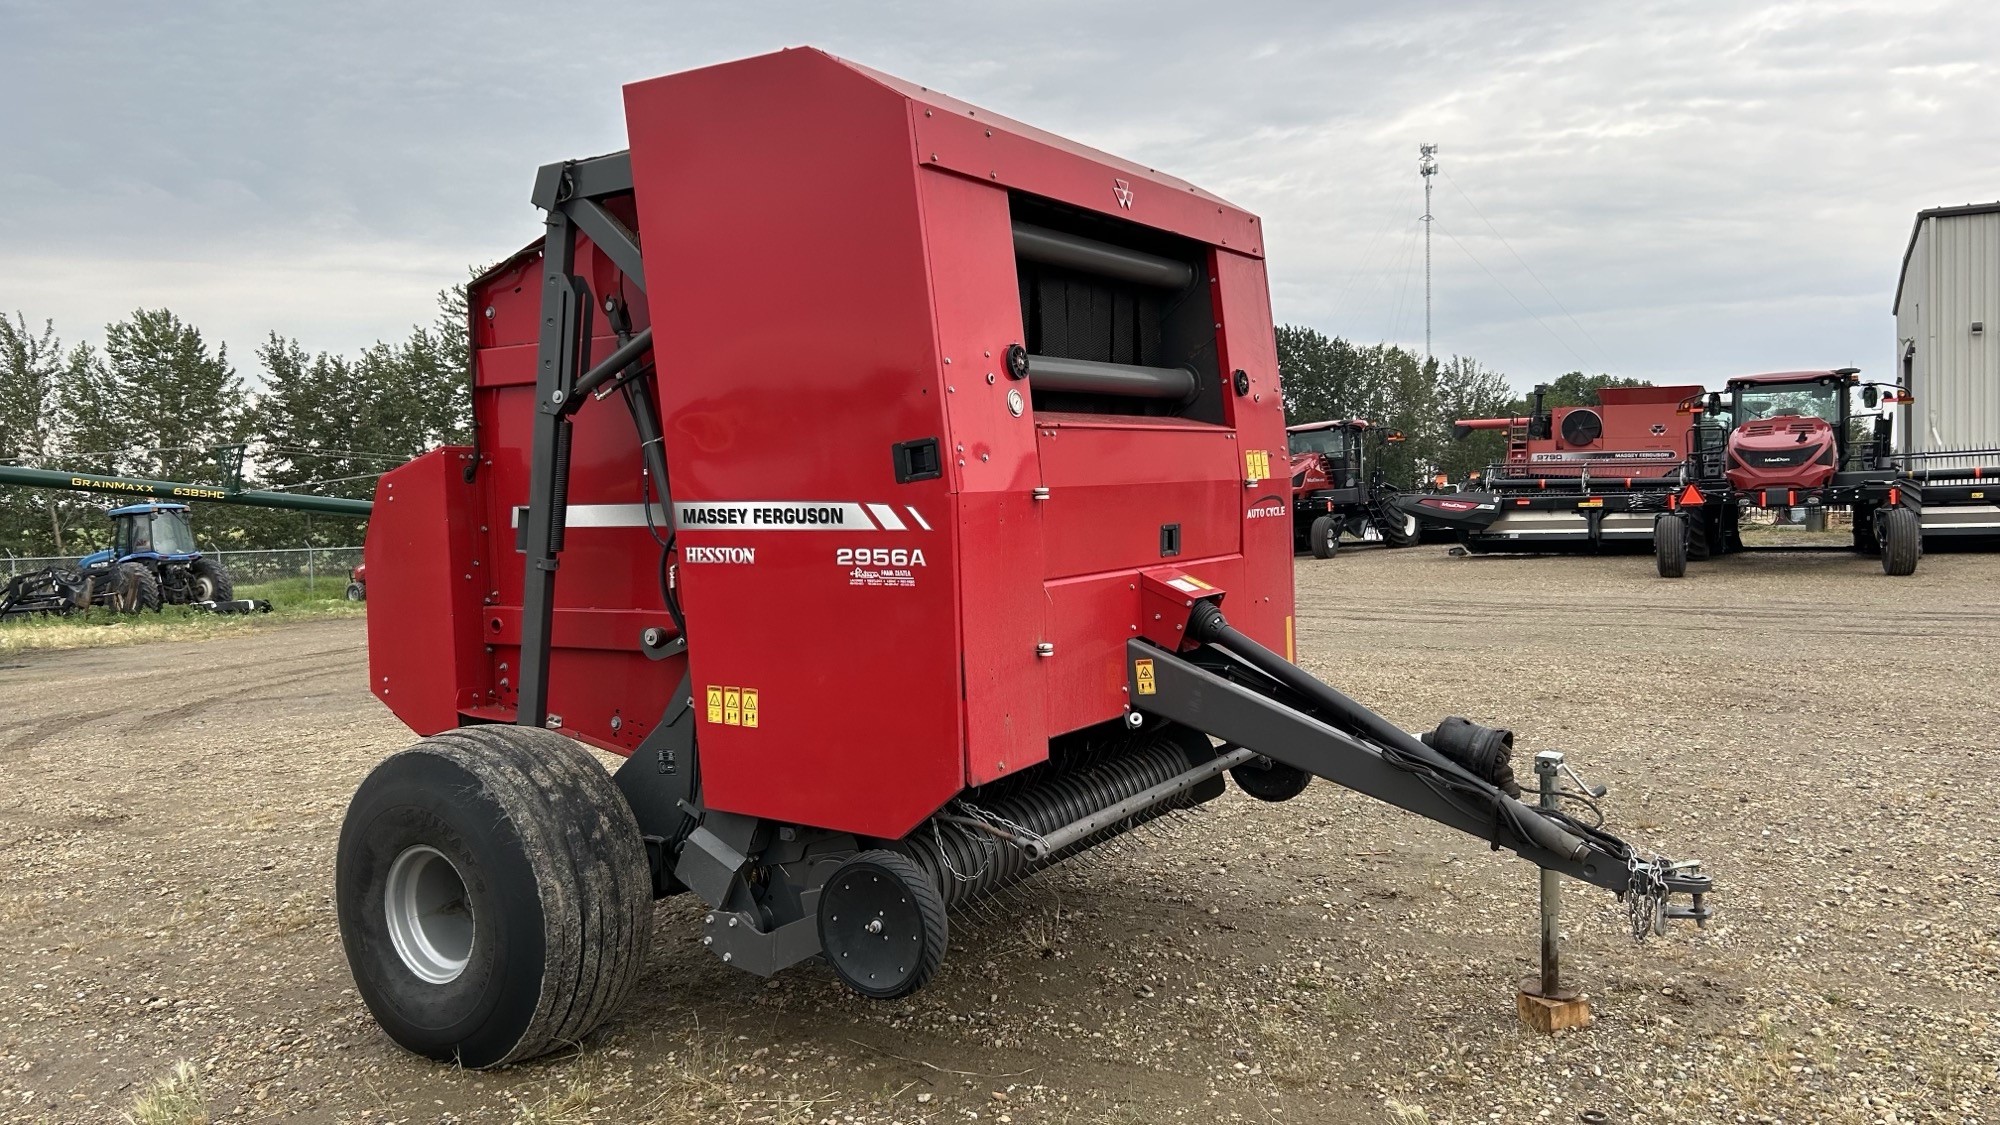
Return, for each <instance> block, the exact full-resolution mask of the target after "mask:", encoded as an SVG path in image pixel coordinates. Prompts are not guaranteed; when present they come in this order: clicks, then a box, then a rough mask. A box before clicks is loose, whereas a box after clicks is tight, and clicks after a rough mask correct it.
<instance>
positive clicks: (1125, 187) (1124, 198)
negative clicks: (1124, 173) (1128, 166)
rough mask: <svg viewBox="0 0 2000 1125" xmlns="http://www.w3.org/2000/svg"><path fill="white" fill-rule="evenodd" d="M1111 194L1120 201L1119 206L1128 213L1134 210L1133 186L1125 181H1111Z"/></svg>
mask: <svg viewBox="0 0 2000 1125" xmlns="http://www.w3.org/2000/svg"><path fill="white" fill-rule="evenodd" d="M1111 194H1112V195H1114V196H1116V197H1117V199H1118V206H1120V207H1123V208H1124V209H1126V210H1127V211H1130V210H1131V209H1132V185H1131V184H1129V183H1127V182H1125V181H1124V180H1113V181H1111Z"/></svg>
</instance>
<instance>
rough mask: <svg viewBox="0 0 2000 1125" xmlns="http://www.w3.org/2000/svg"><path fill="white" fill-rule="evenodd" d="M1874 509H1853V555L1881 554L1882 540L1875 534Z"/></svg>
mask: <svg viewBox="0 0 2000 1125" xmlns="http://www.w3.org/2000/svg"><path fill="white" fill-rule="evenodd" d="M1875 512H1876V509H1874V508H1856V509H1854V553H1855V554H1857V555H1879V554H1881V553H1882V538H1881V536H1879V535H1877V534H1876V533H1875Z"/></svg>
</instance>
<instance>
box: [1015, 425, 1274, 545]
mask: <svg viewBox="0 0 2000 1125" xmlns="http://www.w3.org/2000/svg"><path fill="white" fill-rule="evenodd" d="M1065 417H1066V419H1067V418H1073V417H1074V416H1065ZM1037 434H1038V437H1039V439H1040V442H1039V444H1040V449H1041V460H1042V479H1043V480H1044V481H1046V482H1047V484H1048V487H1049V493H1050V496H1049V500H1048V503H1047V509H1048V510H1047V512H1046V513H1045V514H1044V516H1043V520H1044V524H1045V526H1046V527H1047V529H1048V547H1047V550H1048V570H1047V575H1048V577H1050V578H1070V577H1075V576H1077V575H1082V574H1096V573H1099V572H1102V571H1107V570H1127V569H1136V568H1144V567H1151V566H1159V565H1161V563H1162V561H1163V560H1169V559H1172V558H1176V557H1187V558H1209V557H1213V556H1217V555H1233V554H1235V553H1237V551H1239V550H1240V549H1241V547H1242V541H1241V538H1240V535H1241V530H1240V529H1241V522H1240V520H1241V515H1242V513H1241V510H1240V509H1239V508H1238V497H1239V494H1240V493H1242V491H1243V484H1242V476H1243V463H1242V449H1243V446H1242V444H1241V443H1240V442H1239V441H1238V440H1237V437H1236V434H1235V433H1233V432H1232V431H1230V430H1228V429H1225V428H1223V427H1220V426H1199V425H1191V424H1178V425H1156V424H1148V423H1145V422H1133V423H1129V424H1127V423H1122V422H1120V421H1118V420H1116V419H1112V418H1105V419H1103V420H1101V421H1087V422H1081V423H1079V422H1075V421H1069V420H1065V421H1062V422H1054V423H1051V422H1046V421H1045V422H1043V423H1042V424H1041V425H1039V426H1038V427H1037ZM1169 526H1173V527H1178V528H1179V536H1180V548H1179V551H1178V553H1177V554H1176V555H1167V554H1163V553H1162V543H1161V538H1162V534H1163V533H1162V529H1163V528H1166V527H1169Z"/></svg>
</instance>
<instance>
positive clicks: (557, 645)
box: [371, 204, 683, 753]
mask: <svg viewBox="0 0 2000 1125" xmlns="http://www.w3.org/2000/svg"><path fill="white" fill-rule="evenodd" d="M615 206H617V207H619V208H621V209H622V204H617V205H615ZM576 270H577V273H578V275H579V276H580V277H582V278H584V279H585V282H586V284H587V286H588V287H589V289H590V292H591V304H592V305H593V307H594V308H596V309H598V310H601V308H602V303H603V300H604V298H605V297H606V296H609V295H619V296H622V298H623V299H624V300H625V301H627V302H629V308H630V315H631V318H632V322H633V328H634V330H638V329H643V328H645V327H646V326H647V325H648V324H649V323H650V320H649V319H648V317H647V311H646V303H645V297H644V294H642V293H640V292H638V291H637V290H636V289H634V288H632V287H631V286H629V285H625V286H621V285H620V284H619V280H618V275H617V271H616V269H615V267H613V266H612V265H611V263H610V261H609V260H608V258H606V257H605V256H604V255H602V254H600V253H598V252H597V250H596V248H595V247H593V246H591V245H590V243H589V241H588V240H587V239H584V238H582V237H581V236H579V238H578V251H577V257H576ZM542 284H543V283H542V273H541V264H540V258H539V256H538V255H524V256H523V258H522V260H521V261H520V262H519V263H518V264H517V265H515V266H513V267H511V268H508V269H505V270H501V271H498V272H496V273H494V274H490V275H488V276H487V277H485V278H483V279H482V280H481V283H480V284H479V285H478V286H476V287H475V288H474V290H473V292H472V293H471V294H470V295H469V296H470V301H471V304H472V306H473V312H474V316H473V322H474V332H473V370H474V386H475V391H474V395H473V415H474V419H475V421H476V423H477V425H478V427H479V437H480V450H481V455H482V460H483V463H482V465H481V471H480V473H479V476H478V486H479V489H480V498H481V499H480V506H479V511H480V513H481V518H480V520H479V525H480V531H481V533H482V534H481V543H482V551H483V562H482V565H481V566H480V567H478V568H475V569H474V571H473V573H474V574H475V575H476V576H477V577H479V578H480V579H481V580H482V581H484V582H485V583H486V585H485V587H484V589H482V591H481V594H482V597H483V599H484V604H483V606H482V607H481V609H480V611H479V616H478V618H477V626H478V634H479V638H480V640H481V641H482V642H483V646H484V650H485V655H484V656H483V657H482V659H483V660H484V661H485V662H486V664H487V666H488V671H487V681H488V684H489V690H490V692H491V694H490V696H489V697H488V698H487V699H486V700H485V701H484V703H483V705H482V706H480V707H478V708H476V709H475V711H474V714H473V717H474V718H478V719H481V720H484V721H511V720H512V718H513V715H514V712H515V706H516V702H517V699H518V689H519V680H520V639H521V638H520V616H521V605H520V603H521V591H522V583H523V578H524V577H525V574H524V564H525V560H524V557H523V556H522V554H521V553H520V551H519V549H518V548H517V545H516V535H517V534H518V532H519V520H520V509H521V507H522V505H525V504H526V503H527V500H528V454H529V451H530V449H531V448H532V445H533V440H532V438H533V435H532V429H531V426H532V419H533V414H534V409H535V406H534V394H535V360H536V352H535V338H536V333H537V327H538V325H539V324H540V320H541V289H542ZM487 309H491V310H492V315H490V316H489V315H487V313H486V310H487ZM591 332H592V336H591V343H590V349H589V352H590V355H589V358H590V359H591V360H593V361H594V360H596V359H599V358H602V357H603V356H605V355H607V354H609V353H610V352H611V350H612V349H614V348H616V347H617V345H618V340H617V338H616V337H615V336H614V335H612V334H611V333H610V332H609V326H608V324H607V323H606V320H605V317H604V316H603V315H602V312H601V311H599V312H597V313H596V314H595V315H594V316H593V318H592V320H591ZM573 426H574V440H573V441H572V444H571V451H572V455H571V462H570V488H569V533H568V536H567V540H566V544H565V547H564V550H563V554H562V557H561V560H560V569H559V570H558V571H557V578H556V604H555V609H554V613H553V615H552V626H553V633H552V636H551V643H550V649H551V652H550V658H549V711H550V714H551V715H552V716H558V717H560V718H561V720H562V724H563V729H564V731H565V732H567V733H569V734H571V735H573V736H575V737H577V738H580V739H582V740H584V741H586V742H589V743H591V744H593V745H595V746H598V747H600V748H602V749H606V750H611V751H614V752H617V753H629V752H631V750H632V749H633V748H634V747H635V746H637V745H638V743H639V741H640V740H642V739H643V738H644V737H645V736H646V735H647V734H648V733H649V732H650V731H651V730H652V728H653V726H654V725H655V724H656V723H658V722H659V720H660V718H661V715H662V714H663V713H664V711H665V709H666V705H667V697H668V695H669V694H670V693H671V692H672V690H673V689H674V687H675V686H677V685H678V683H679V681H680V675H681V671H682V667H683V664H682V661H681V660H679V659H670V660H665V661H658V662H655V661H652V660H649V659H647V658H646V656H645V655H644V654H643V653H642V651H641V649H640V645H639V635H640V633H641V632H642V631H643V630H644V629H647V628H659V629H662V630H664V631H665V632H666V634H667V635H669V636H671V635H673V633H674V625H673V619H672V617H671V616H670V615H669V614H668V613H667V611H666V607H665V605H664V603H663V601H662V599H661V596H660V584H659V558H660V547H659V545H658V544H657V543H656V542H655V541H654V539H653V537H652V535H651V534H650V533H649V532H648V531H647V530H646V526H645V515H644V509H643V508H642V507H641V506H640V502H639V499H640V465H641V460H640V455H639V448H638V438H637V435H636V432H635V431H634V429H633V426H632V420H631V417H630V416H629V414H628V413H627V411H626V409H625V405H624V403H623V401H622V400H620V399H619V398H617V397H615V396H614V397H611V398H607V399H605V400H603V401H593V402H588V403H585V404H584V405H583V407H582V408H581V409H580V410H579V411H578V412H577V414H576V415H575V418H574V421H573ZM653 499H654V501H655V503H657V502H658V497H657V496H656V497H654V498H653ZM657 519H658V522H659V528H660V531H661V533H662V534H664V533H665V530H666V513H665V511H664V510H662V511H660V512H659V513H658V514H657ZM371 593H372V591H371Z"/></svg>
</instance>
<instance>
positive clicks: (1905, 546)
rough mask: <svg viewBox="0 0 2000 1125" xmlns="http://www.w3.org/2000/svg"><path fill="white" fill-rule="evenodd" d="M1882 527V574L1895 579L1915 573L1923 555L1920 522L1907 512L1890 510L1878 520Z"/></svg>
mask: <svg viewBox="0 0 2000 1125" xmlns="http://www.w3.org/2000/svg"><path fill="white" fill-rule="evenodd" d="M1877 518H1879V519H1880V520H1881V521H1882V523H1881V526H1880V528H1878V529H1877V534H1878V535H1880V536H1881V538H1882V573H1884V574H1889V575H1894V576H1896V577H1898V578H1900V577H1902V576H1904V575H1906V574H1915V573H1916V572H1917V560H1918V559H1920V558H1922V557H1923V554H1924V521H1923V519H1922V517H1920V516H1918V515H1917V513H1915V512H1913V511H1911V510H1910V509H1908V508H1891V509H1889V510H1888V511H1886V512H1883V513H1881V514H1880V516H1878V517H1877Z"/></svg>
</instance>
